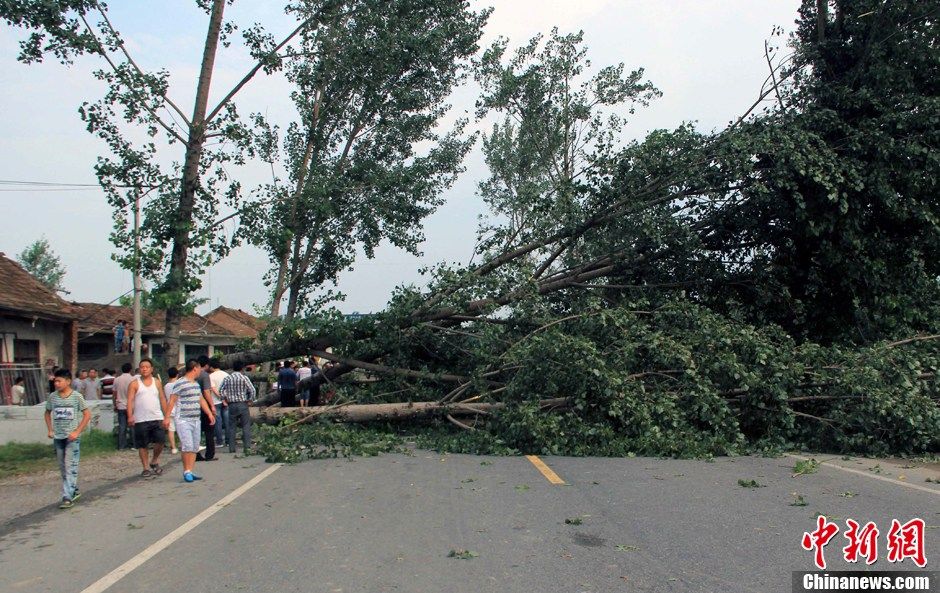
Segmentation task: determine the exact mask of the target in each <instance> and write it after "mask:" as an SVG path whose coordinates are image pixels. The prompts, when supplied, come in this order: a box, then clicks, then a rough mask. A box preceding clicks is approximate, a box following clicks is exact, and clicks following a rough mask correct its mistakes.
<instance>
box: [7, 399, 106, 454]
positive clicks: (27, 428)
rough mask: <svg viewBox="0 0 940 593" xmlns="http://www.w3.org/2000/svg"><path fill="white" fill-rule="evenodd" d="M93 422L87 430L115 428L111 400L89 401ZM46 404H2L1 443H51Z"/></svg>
mask: <svg viewBox="0 0 940 593" xmlns="http://www.w3.org/2000/svg"><path fill="white" fill-rule="evenodd" d="M87 403H88V409H89V410H91V422H89V423H88V428H87V429H86V431H88V430H91V429H92V428H97V429H98V430H103V431H105V432H111V431H112V430H113V428H114V424H115V423H114V416H115V412H114V410H113V407H112V404H111V402H110V401H89V402H87ZM45 413H46V406H45V404H39V405H38V406H0V445H5V444H7V443H11V442H14V441H16V442H18V443H51V442H52V441H50V440H49V438H48V437H47V436H46V434H47V431H46V422H45V419H44V416H45ZM50 446H51V445H50Z"/></svg>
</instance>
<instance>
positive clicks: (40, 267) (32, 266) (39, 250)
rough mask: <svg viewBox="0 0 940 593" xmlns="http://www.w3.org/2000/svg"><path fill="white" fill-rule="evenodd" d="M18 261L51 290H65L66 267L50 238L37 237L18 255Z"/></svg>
mask: <svg viewBox="0 0 940 593" xmlns="http://www.w3.org/2000/svg"><path fill="white" fill-rule="evenodd" d="M16 261H18V262H19V263H20V265H21V266H23V268H24V269H25V270H26V271H27V272H29V273H30V274H32V275H33V276H34V277H35V278H36V280H39V281H40V282H42V283H43V284H44V285H46V287H47V288H49V289H50V290H54V291H64V290H65V288H64V285H63V284H62V280H63V279H65V267H64V266H63V265H62V260H61V258H59V256H58V255H56V254H55V252H54V251H53V250H52V246H50V245H49V240H48V239H46V238H45V237H43V238H41V239H36V240H35V241H33V242H32V243H30V244H29V245H27V246H26V248H25V249H23V251H22V252H20V254H19V255H18V256H16Z"/></svg>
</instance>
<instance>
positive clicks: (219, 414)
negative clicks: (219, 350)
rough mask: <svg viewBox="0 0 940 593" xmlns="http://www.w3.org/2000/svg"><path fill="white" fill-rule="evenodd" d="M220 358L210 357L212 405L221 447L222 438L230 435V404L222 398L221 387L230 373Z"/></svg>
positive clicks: (217, 445) (216, 435)
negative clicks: (223, 367) (225, 369)
mask: <svg viewBox="0 0 940 593" xmlns="http://www.w3.org/2000/svg"><path fill="white" fill-rule="evenodd" d="M221 366H222V365H221V363H220V362H219V359H218V358H210V359H209V383H211V384H212V405H213V406H214V408H213V409H214V410H215V446H216V447H221V446H222V444H223V441H222V439H224V438H226V435H228V430H227V429H228V404H227V403H225V400H223V399H222V394H221V392H220V391H219V388H220V387H221V386H222V381H223V380H224V379H225V378H226V377H228V373H226V372H225V371H223V370H222V369H221V368H219V367H221Z"/></svg>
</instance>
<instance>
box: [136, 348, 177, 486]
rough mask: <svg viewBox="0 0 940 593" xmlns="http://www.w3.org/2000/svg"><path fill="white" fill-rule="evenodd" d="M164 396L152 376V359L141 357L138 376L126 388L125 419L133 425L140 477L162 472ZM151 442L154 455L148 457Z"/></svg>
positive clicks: (164, 437)
mask: <svg viewBox="0 0 940 593" xmlns="http://www.w3.org/2000/svg"><path fill="white" fill-rule="evenodd" d="M167 411H168V410H167V406H166V396H165V395H164V393H163V386H162V385H161V384H160V379H158V378H156V377H154V376H153V361H151V360H150V359H149V358H144V359H141V361H140V376H139V377H137V378H136V379H134V381H133V382H132V383H131V384H130V386H129V387H128V388H127V423H128V424H129V425H130V426H132V427H133V430H134V438H135V439H136V442H137V447H138V448H137V452H138V453H139V454H140V462H141V463H142V464H143V466H144V470H143V471H142V472H141V473H140V475H141V477H143V478H149V477H151V476H155V475H156V476H159V475H160V474H162V473H163V468H162V467H160V462H159V459H160V453H162V452H163V443H164V441H165V440H166V432H165V431H164V429H163V414H164V412H167ZM151 444H152V445H153V459H152V460H150V459H148V453H149V450H148V447H149V445H151Z"/></svg>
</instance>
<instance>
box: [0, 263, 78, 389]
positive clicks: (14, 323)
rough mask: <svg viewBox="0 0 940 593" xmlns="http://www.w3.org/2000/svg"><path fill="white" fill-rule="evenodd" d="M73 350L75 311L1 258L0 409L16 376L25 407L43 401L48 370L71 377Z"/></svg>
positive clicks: (74, 356) (76, 337)
mask: <svg viewBox="0 0 940 593" xmlns="http://www.w3.org/2000/svg"><path fill="white" fill-rule="evenodd" d="M77 346H78V325H77V316H76V312H75V310H74V308H73V307H72V306H71V305H70V304H69V303H68V302H66V301H65V300H64V299H62V298H61V297H60V296H59V295H58V294H56V293H55V291H53V290H51V289H49V288H48V287H46V285H44V284H43V283H42V282H40V281H39V280H37V279H36V278H35V277H34V276H33V275H32V274H30V273H29V272H27V271H26V270H25V269H24V268H23V267H22V266H20V265H19V264H18V263H16V262H15V261H13V260H12V259H9V258H8V257H6V255H4V254H3V253H0V404H3V403H6V402H8V401H9V399H8V398H9V395H10V385H11V384H12V381H13V379H14V378H15V377H16V376H23V377H24V378H25V379H26V391H27V397H28V398H29V403H36V402H37V401H41V399H38V398H40V397H41V396H42V395H43V394H45V393H46V392H47V391H48V388H47V386H46V384H45V382H46V373H47V372H48V371H51V370H52V367H55V366H60V367H65V368H68V369H71V370H72V372H75V370H76V368H75V367H76V365H77Z"/></svg>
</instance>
